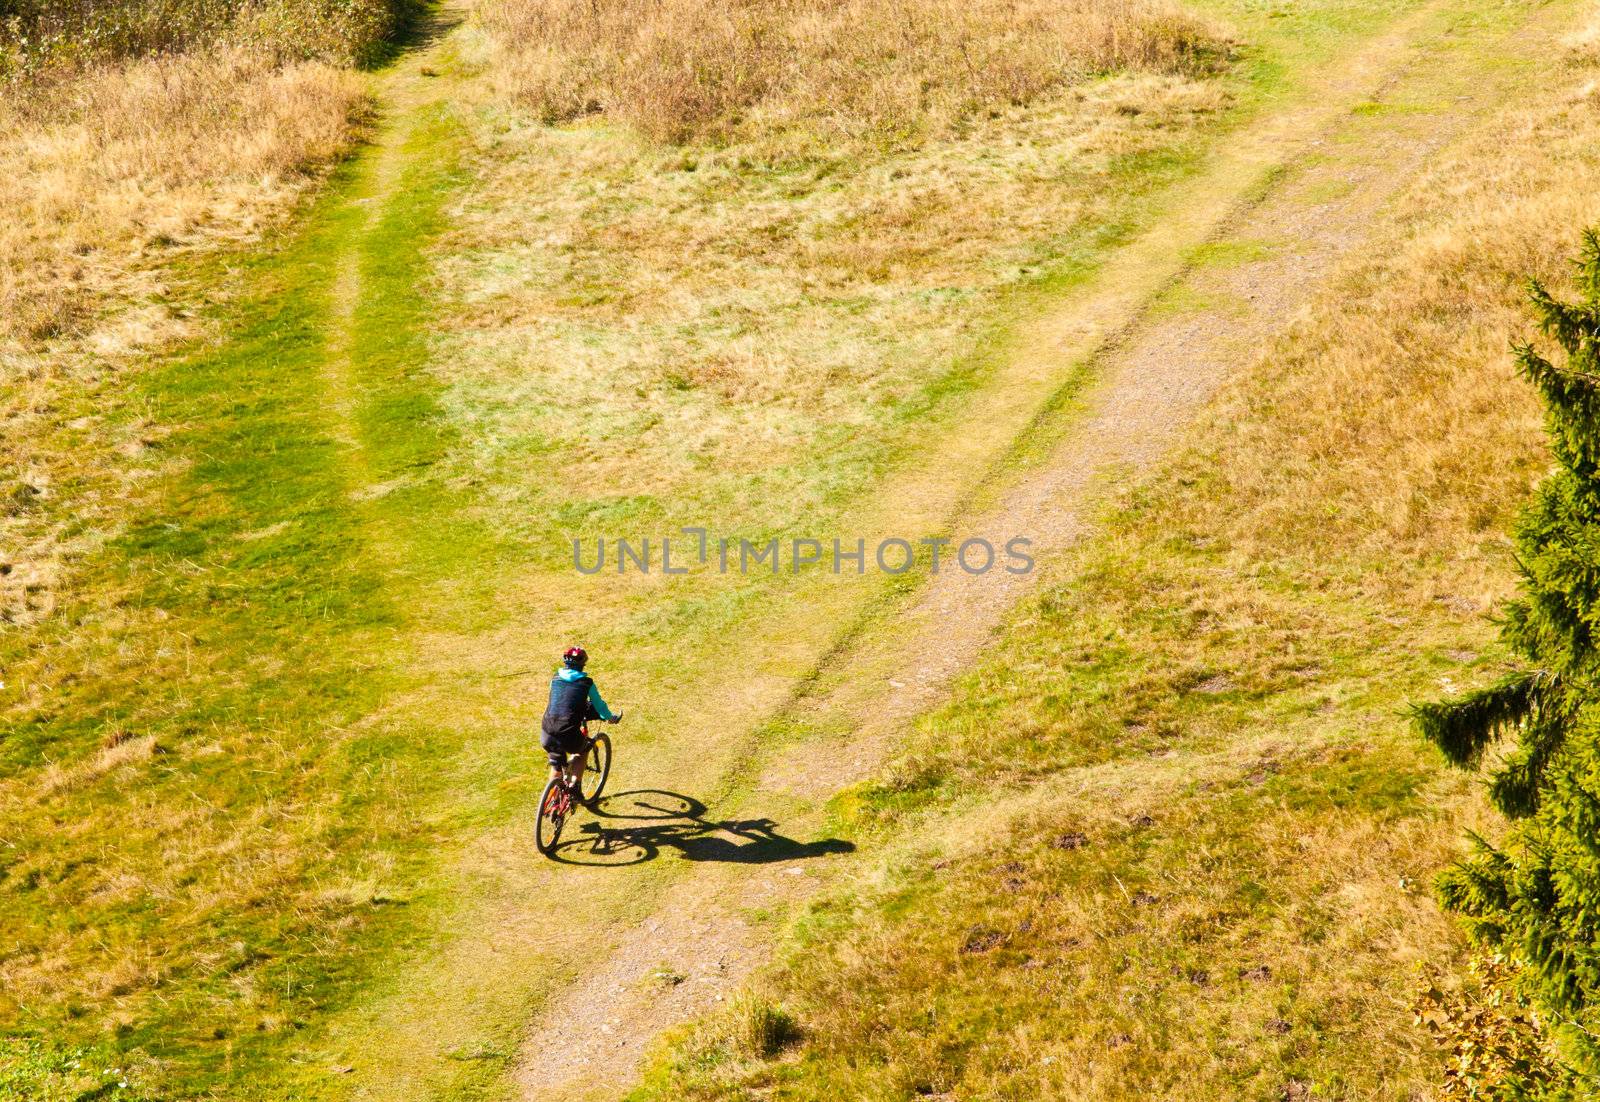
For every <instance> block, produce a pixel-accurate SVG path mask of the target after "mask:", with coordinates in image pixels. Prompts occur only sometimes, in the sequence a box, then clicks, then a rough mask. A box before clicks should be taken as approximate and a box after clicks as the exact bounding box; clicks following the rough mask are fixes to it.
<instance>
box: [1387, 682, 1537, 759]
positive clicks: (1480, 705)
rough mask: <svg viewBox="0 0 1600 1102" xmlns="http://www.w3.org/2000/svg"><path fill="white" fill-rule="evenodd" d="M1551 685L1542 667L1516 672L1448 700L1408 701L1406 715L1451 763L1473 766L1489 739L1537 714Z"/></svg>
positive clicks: (1491, 739) (1480, 757)
mask: <svg viewBox="0 0 1600 1102" xmlns="http://www.w3.org/2000/svg"><path fill="white" fill-rule="evenodd" d="M1554 686H1555V679H1554V678H1553V677H1552V676H1551V675H1550V674H1548V673H1546V672H1544V671H1542V670H1534V671H1530V672H1526V673H1515V674H1512V675H1510V676H1509V677H1506V678H1503V679H1501V680H1500V681H1497V682H1496V683H1495V684H1493V685H1489V686H1486V687H1484V688H1482V689H1475V690H1473V691H1472V692H1469V693H1464V694H1462V695H1461V696H1458V697H1454V698H1452V699H1450V700H1440V701H1434V702H1431V703H1427V704H1413V705H1412V706H1411V720H1412V722H1413V723H1414V724H1416V727H1417V730H1418V731H1420V732H1421V733H1422V736H1423V737H1424V738H1426V739H1427V740H1428V741H1429V742H1431V743H1433V744H1434V745H1435V746H1437V747H1438V748H1439V749H1440V750H1441V751H1443V752H1444V756H1445V757H1446V758H1448V759H1450V761H1451V763H1452V764H1454V765H1458V766H1461V767H1462V768H1464V769H1474V768H1477V766H1478V764H1479V763H1480V762H1481V761H1482V760H1483V752H1484V750H1486V749H1487V748H1488V747H1489V744H1490V743H1492V742H1494V741H1495V739H1496V738H1498V737H1499V736H1500V735H1501V734H1503V733H1504V732H1506V731H1508V730H1510V729H1512V728H1515V727H1518V726H1520V725H1521V724H1523V723H1524V722H1526V721H1527V720H1529V719H1532V718H1535V717H1536V716H1537V715H1538V714H1539V712H1540V711H1541V710H1542V708H1543V706H1544V705H1545V704H1546V703H1547V702H1548V700H1549V698H1550V693H1551V690H1552V689H1553V688H1554Z"/></svg>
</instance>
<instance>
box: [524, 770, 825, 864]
mask: <svg viewBox="0 0 1600 1102" xmlns="http://www.w3.org/2000/svg"><path fill="white" fill-rule="evenodd" d="M591 812H592V814H593V815H594V817H595V818H594V820H592V821H588V822H583V823H578V824H574V825H576V826H578V828H579V829H578V833H577V835H576V836H575V837H572V838H570V839H568V840H566V841H563V842H562V843H561V844H560V845H558V846H557V847H556V848H555V849H554V850H552V851H551V853H550V856H551V857H552V858H553V859H555V860H557V861H561V862H563V863H565V864H568V865H637V864H642V863H643V862H645V861H653V860H655V859H656V858H657V857H659V856H661V851H662V850H663V849H673V850H676V851H677V852H678V855H679V856H680V857H682V858H683V859H684V860H686V861H729V862H733V863H735V864H741V865H765V864H770V863H772V862H775V861H795V860H800V859H804V858H808V857H822V856H824V855H826V854H830V853H849V852H851V851H852V850H854V849H855V848H856V847H855V843H853V842H847V841H844V840H843V839H840V838H825V839H822V840H820V841H816V842H799V841H796V840H795V839H793V838H787V837H785V836H784V835H782V834H780V833H779V832H778V824H777V823H776V822H774V821H773V820H771V819H723V820H712V819H708V818H707V817H706V806H705V804H703V803H701V802H700V801H699V800H697V799H695V798H694V797H693V796H685V795H683V794H681V793H678V792H668V791H666V790H664V789H659V788H640V789H635V790H633V791H631V792H618V793H615V794H613V795H610V796H604V797H602V798H601V799H600V800H599V801H598V802H597V803H596V804H595V806H594V807H593V808H592V809H591Z"/></svg>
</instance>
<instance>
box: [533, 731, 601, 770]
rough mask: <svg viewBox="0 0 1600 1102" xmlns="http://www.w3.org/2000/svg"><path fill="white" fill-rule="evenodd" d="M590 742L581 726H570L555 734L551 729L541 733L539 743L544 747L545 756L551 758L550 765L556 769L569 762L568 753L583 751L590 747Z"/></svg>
mask: <svg viewBox="0 0 1600 1102" xmlns="http://www.w3.org/2000/svg"><path fill="white" fill-rule="evenodd" d="M588 742H589V740H588V739H587V738H585V737H584V734H583V728H581V727H569V728H567V729H565V730H562V731H556V732H555V733H553V734H552V733H551V732H549V731H541V732H540V733H539V745H540V746H542V747H544V753H545V757H547V758H549V759H550V765H551V767H552V768H555V769H560V768H561V767H562V766H563V765H565V764H566V763H567V755H568V754H581V753H583V752H584V750H586V749H587V748H588Z"/></svg>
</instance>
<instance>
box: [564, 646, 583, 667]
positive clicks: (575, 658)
mask: <svg viewBox="0 0 1600 1102" xmlns="http://www.w3.org/2000/svg"><path fill="white" fill-rule="evenodd" d="M587 661H589V655H588V653H587V652H586V651H585V650H584V649H583V648H582V647H568V648H567V649H566V650H564V651H562V652H561V664H562V665H563V666H571V667H572V668H573V669H575V670H581V669H583V664H584V663H585V662H587Z"/></svg>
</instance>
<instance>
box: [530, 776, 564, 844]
mask: <svg viewBox="0 0 1600 1102" xmlns="http://www.w3.org/2000/svg"><path fill="white" fill-rule="evenodd" d="M571 810H572V797H571V796H570V795H569V794H568V793H567V790H566V788H565V787H564V786H563V785H562V783H561V781H560V780H559V779H552V780H549V781H546V782H545V786H544V791H543V792H542V793H540V795H539V818H538V820H537V821H536V822H535V823H534V826H533V841H534V844H535V845H537V846H538V847H539V852H540V853H542V854H544V855H545V856H546V857H548V856H550V853H551V851H552V850H554V849H555V848H556V843H557V842H559V841H560V840H561V828H562V827H564V826H566V825H567V815H568V814H569V813H570V812H571Z"/></svg>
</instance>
